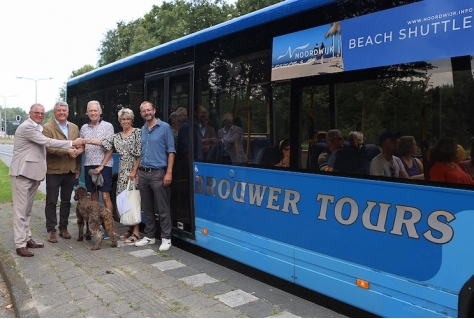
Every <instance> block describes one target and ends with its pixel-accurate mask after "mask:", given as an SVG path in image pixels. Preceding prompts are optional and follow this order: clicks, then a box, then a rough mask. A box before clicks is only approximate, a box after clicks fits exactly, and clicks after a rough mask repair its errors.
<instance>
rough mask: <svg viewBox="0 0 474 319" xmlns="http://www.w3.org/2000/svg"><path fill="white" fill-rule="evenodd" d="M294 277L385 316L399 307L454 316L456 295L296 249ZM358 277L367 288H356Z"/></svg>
mask: <svg viewBox="0 0 474 319" xmlns="http://www.w3.org/2000/svg"><path fill="white" fill-rule="evenodd" d="M295 277H296V281H295V283H296V284H298V285H301V286H304V287H307V288H309V289H312V290H315V291H318V292H321V293H323V294H325V295H328V296H330V297H333V298H335V299H339V300H342V301H344V302H346V303H349V304H352V305H354V306H356V307H359V308H362V309H369V311H371V312H373V313H375V314H379V315H382V316H384V317H396V316H400V313H401V312H400V309H403V311H402V313H404V314H405V315H406V316H408V317H456V316H457V295H456V294H453V293H449V292H446V291H443V290H439V289H435V288H434V287H428V286H427V285H424V284H420V283H416V282H413V281H410V280H406V279H405V278H399V277H396V276H391V275H389V274H386V273H381V272H377V271H373V270H372V269H368V268H365V267H359V266H357V265H354V264H351V263H347V262H344V261H342V260H336V259H334V258H330V257H327V256H323V255H319V254H315V253H313V252H309V251H307V250H303V249H298V248H296V249H295ZM357 279H362V280H365V281H367V282H368V283H369V287H368V289H363V288H360V287H358V286H357V285H356V280H357ZM416 296H424V299H421V298H418V297H416ZM405 315H404V316H405Z"/></svg>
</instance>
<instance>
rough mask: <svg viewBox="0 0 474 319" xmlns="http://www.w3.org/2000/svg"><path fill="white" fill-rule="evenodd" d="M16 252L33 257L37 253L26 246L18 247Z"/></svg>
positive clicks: (19, 254)
mask: <svg viewBox="0 0 474 319" xmlns="http://www.w3.org/2000/svg"><path fill="white" fill-rule="evenodd" d="M16 254H17V255H18V256H21V257H33V256H34V255H35V254H33V252H32V251H29V250H28V248H26V247H21V248H17V249H16Z"/></svg>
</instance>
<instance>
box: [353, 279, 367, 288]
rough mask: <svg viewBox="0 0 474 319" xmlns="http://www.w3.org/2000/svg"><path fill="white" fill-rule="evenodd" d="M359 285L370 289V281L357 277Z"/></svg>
mask: <svg viewBox="0 0 474 319" xmlns="http://www.w3.org/2000/svg"><path fill="white" fill-rule="evenodd" d="M356 282H357V287H360V288H363V289H369V282H368V281H366V280H363V279H357V281H356Z"/></svg>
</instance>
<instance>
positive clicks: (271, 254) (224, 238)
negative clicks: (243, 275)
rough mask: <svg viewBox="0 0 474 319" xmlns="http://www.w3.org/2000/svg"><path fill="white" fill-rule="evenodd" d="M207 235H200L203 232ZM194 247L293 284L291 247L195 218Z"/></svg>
mask: <svg viewBox="0 0 474 319" xmlns="http://www.w3.org/2000/svg"><path fill="white" fill-rule="evenodd" d="M204 229H205V230H206V232H208V234H207V235H204V234H203V230H204ZM194 243H195V244H197V245H199V246H201V247H204V248H206V249H209V250H211V251H214V252H216V253H219V254H221V255H223V256H226V257H229V258H231V259H233V260H237V261H239V262H241V263H243V264H246V265H249V266H252V267H253V268H257V269H259V270H262V271H265V272H267V273H270V274H272V275H274V276H277V277H280V278H283V279H285V280H287V281H290V282H293V280H294V278H293V277H294V276H293V272H294V259H293V254H294V253H293V247H291V246H289V245H286V244H284V243H279V242H276V241H273V240H268V238H263V237H260V236H258V235H255V234H250V233H246V232H243V231H241V230H238V229H235V228H231V227H226V226H223V225H219V224H216V223H213V222H212V221H208V220H205V219H201V218H196V241H195V242H194Z"/></svg>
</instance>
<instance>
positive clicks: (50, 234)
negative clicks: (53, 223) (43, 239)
mask: <svg viewBox="0 0 474 319" xmlns="http://www.w3.org/2000/svg"><path fill="white" fill-rule="evenodd" d="M48 241H49V242H50V243H57V242H58V238H57V237H56V232H55V231H53V230H51V231H49V232H48Z"/></svg>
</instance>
